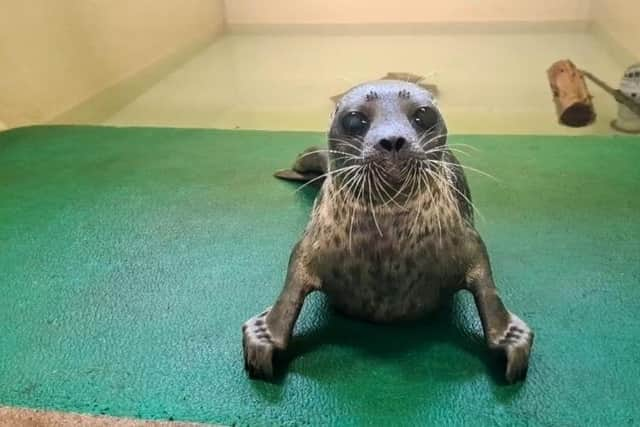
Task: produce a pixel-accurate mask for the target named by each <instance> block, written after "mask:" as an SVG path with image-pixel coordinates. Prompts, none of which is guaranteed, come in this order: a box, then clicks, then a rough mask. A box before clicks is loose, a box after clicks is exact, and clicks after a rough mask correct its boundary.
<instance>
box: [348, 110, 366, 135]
mask: <svg viewBox="0 0 640 427" xmlns="http://www.w3.org/2000/svg"><path fill="white" fill-rule="evenodd" d="M342 128H343V129H344V131H345V132H346V133H347V134H348V135H351V136H362V135H364V134H365V133H366V132H367V129H368V128H369V119H367V116H365V115H364V114H362V113H361V112H359V111H351V112H349V113H347V114H346V115H345V116H344V117H343V118H342Z"/></svg>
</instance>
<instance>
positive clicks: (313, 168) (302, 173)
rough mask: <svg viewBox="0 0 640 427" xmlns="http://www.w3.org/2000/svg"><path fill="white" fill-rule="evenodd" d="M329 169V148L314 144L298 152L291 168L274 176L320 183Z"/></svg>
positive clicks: (288, 179) (279, 171) (277, 172)
mask: <svg viewBox="0 0 640 427" xmlns="http://www.w3.org/2000/svg"><path fill="white" fill-rule="evenodd" d="M328 170H329V156H328V154H327V150H326V149H324V148H321V147H318V146H312V147H309V148H307V149H306V150H304V151H303V152H302V153H300V154H298V156H297V157H296V161H295V162H294V163H293V166H292V167H291V169H281V170H278V171H276V172H275V173H274V174H273V176H275V177H276V178H280V179H284V180H287V181H300V182H306V181H311V180H314V179H315V180H316V181H315V182H318V183H319V184H321V183H322V181H323V180H322V179H318V178H319V177H320V176H321V175H323V174H325V173H326V172H327V171H328Z"/></svg>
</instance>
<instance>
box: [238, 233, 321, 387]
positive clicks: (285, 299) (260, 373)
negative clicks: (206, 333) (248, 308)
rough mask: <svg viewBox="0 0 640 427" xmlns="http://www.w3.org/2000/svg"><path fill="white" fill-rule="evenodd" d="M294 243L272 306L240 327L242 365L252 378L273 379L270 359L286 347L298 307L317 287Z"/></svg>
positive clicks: (317, 283) (304, 258)
mask: <svg viewBox="0 0 640 427" xmlns="http://www.w3.org/2000/svg"><path fill="white" fill-rule="evenodd" d="M300 247H301V245H300V244H297V245H296V247H295V248H294V249H293V252H292V253H291V259H290V260H289V269H288V272H287V278H286V280H285V285H284V289H283V290H282V292H281V293H280V296H279V297H278V300H277V301H276V303H275V304H274V305H273V307H270V308H268V309H267V310H265V311H264V312H263V313H261V314H259V315H257V316H254V317H252V318H251V319H249V320H247V321H246V322H245V323H244V325H242V336H243V338H242V347H243V350H244V366H245V369H246V370H247V372H248V373H249V376H250V377H252V378H265V379H269V378H272V377H273V374H274V367H273V356H274V353H275V352H276V351H283V350H285V349H286V348H287V345H288V344H289V339H290V338H291V333H292V332H293V326H294V325H295V323H296V320H297V319H298V315H299V314H300V310H301V309H302V304H304V300H305V298H306V297H307V295H308V294H309V292H312V291H314V290H316V289H318V288H319V283H320V281H319V279H318V278H317V277H315V276H314V275H312V274H311V273H310V272H309V270H308V269H307V265H306V259H307V257H306V256H303V255H302V253H301V252H302V251H301V249H300Z"/></svg>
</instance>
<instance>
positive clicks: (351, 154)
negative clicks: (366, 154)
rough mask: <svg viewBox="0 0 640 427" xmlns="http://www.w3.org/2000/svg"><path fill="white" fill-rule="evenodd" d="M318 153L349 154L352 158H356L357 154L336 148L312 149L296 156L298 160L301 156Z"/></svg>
mask: <svg viewBox="0 0 640 427" xmlns="http://www.w3.org/2000/svg"><path fill="white" fill-rule="evenodd" d="M318 153H334V154H342V155H345V156H351V157H353V158H358V156H357V155H355V154H353V153H346V152H344V151H337V150H313V151H309V152H307V153H304V154H300V155H299V156H298V160H299V159H302V158H304V157H307V156H311V155H312V154H318Z"/></svg>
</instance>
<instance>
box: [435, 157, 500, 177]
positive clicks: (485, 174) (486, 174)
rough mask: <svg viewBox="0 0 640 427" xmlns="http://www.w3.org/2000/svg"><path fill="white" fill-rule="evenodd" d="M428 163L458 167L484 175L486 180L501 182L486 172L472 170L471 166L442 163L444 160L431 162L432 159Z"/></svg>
mask: <svg viewBox="0 0 640 427" xmlns="http://www.w3.org/2000/svg"><path fill="white" fill-rule="evenodd" d="M429 161H430V162H436V163H439V164H442V165H446V166H453V167H460V168H464V169H468V170H470V171H472V172H476V173H479V174H480V175H484V176H486V177H488V178H491V179H493V180H494V181H496V182H501V181H500V180H499V179H498V178H496V177H495V176H493V175H491V174H489V173H487V172H485V171H482V170H480V169H476V168H472V167H471V166H466V165H462V164H457V163H451V162H446V161H444V160H433V159H429Z"/></svg>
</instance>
